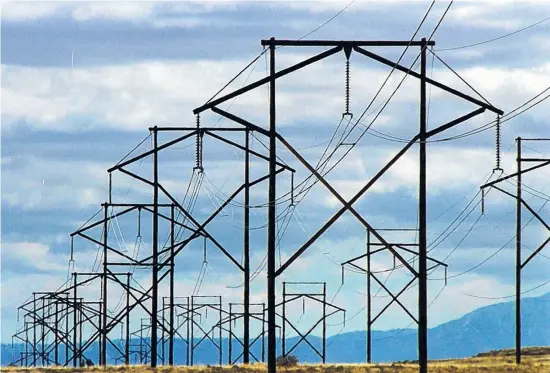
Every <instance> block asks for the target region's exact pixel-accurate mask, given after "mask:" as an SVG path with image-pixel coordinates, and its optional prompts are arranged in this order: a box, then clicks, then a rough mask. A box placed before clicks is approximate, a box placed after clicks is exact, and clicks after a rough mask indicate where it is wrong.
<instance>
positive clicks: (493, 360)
mask: <svg viewBox="0 0 550 373" xmlns="http://www.w3.org/2000/svg"><path fill="white" fill-rule="evenodd" d="M506 353H507V352H502V354H506ZM2 371H4V372H6V373H37V372H45V373H69V372H70V373H95V372H97V373H100V372H106V373H116V372H120V373H153V372H154V373H265V371H266V369H265V365H263V364H254V365H250V366H247V367H245V366H222V367H218V366H200V367H183V366H178V367H173V368H170V367H160V368H157V369H151V368H149V367H146V366H137V365H134V366H129V367H124V366H109V367H107V368H99V367H92V368H75V369H73V368H15V367H4V368H2ZM278 371H280V372H287V373H324V372H326V373H416V372H418V367H417V365H415V364H401V363H393V364H373V365H365V364H334V365H333V364H327V365H324V366H322V365H318V364H311V365H310V364H301V365H299V366H297V367H291V368H279V369H278ZM429 372H430V373H508V372H510V373H550V355H544V356H541V355H536V356H526V357H525V358H524V359H523V363H522V364H521V365H520V366H516V364H515V363H514V360H513V358H512V357H509V356H489V357H474V358H469V359H460V360H445V361H432V362H430V365H429Z"/></svg>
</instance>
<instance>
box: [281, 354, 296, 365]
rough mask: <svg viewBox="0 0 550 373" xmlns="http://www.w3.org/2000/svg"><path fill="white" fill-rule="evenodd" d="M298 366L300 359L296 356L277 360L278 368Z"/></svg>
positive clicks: (282, 357)
mask: <svg viewBox="0 0 550 373" xmlns="http://www.w3.org/2000/svg"><path fill="white" fill-rule="evenodd" d="M297 365H298V358H297V357H296V356H294V355H287V356H279V357H278V358H277V366H278V367H286V368H288V367H295V366H297Z"/></svg>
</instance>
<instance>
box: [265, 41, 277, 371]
mask: <svg viewBox="0 0 550 373" xmlns="http://www.w3.org/2000/svg"><path fill="white" fill-rule="evenodd" d="M270 41H271V43H270V45H269V78H270V80H269V187H268V213H267V373H275V372H276V371H277V367H276V362H277V340H276V336H275V323H276V321H275V280H276V278H275V250H276V247H275V246H276V242H275V235H276V223H277V221H276V219H277V216H276V205H275V200H276V196H277V194H276V183H277V176H276V173H275V164H276V163H275V162H276V161H277V158H276V157H277V148H276V145H277V138H276V135H277V132H276V122H275V79H276V78H275V38H274V37H272V38H271V40H270Z"/></svg>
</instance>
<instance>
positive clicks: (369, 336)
mask: <svg viewBox="0 0 550 373" xmlns="http://www.w3.org/2000/svg"><path fill="white" fill-rule="evenodd" d="M370 261H371V260H370V230H369V229H367V364H370V363H372V330H371V328H372V307H371V304H372V303H371V302H372V300H371V294H370V276H371V275H370V273H371V272H370Z"/></svg>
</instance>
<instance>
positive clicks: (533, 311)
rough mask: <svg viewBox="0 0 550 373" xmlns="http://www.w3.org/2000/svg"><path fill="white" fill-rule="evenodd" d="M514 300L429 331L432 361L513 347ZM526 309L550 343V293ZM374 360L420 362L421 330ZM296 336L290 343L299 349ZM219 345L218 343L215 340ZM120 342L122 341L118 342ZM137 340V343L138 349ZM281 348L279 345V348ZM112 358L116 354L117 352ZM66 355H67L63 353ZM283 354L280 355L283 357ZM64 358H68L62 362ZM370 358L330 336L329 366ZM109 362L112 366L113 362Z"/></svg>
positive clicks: (380, 348)
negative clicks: (417, 360)
mask: <svg viewBox="0 0 550 373" xmlns="http://www.w3.org/2000/svg"><path fill="white" fill-rule="evenodd" d="M514 310H515V304H514V302H506V303H499V304H495V305H491V306H486V307H482V308H478V309H476V310H475V311H473V312H471V313H469V314H466V315H464V316H462V317H461V318H459V319H457V320H453V321H450V322H447V323H445V324H442V325H439V326H437V327H435V328H432V329H430V330H429V332H428V343H429V349H428V351H429V358H430V359H446V358H461V357H468V356H473V355H475V354H478V353H481V352H485V351H489V350H500V349H505V348H512V347H514V333H515V332H514V330H515V324H514ZM522 311H523V329H522V336H523V345H524V346H548V345H550V317H549V316H550V293H549V294H546V295H544V296H541V297H537V298H525V299H523V301H522ZM372 338H373V360H374V361H377V362H388V361H402V360H416V358H417V347H416V343H417V332H416V329H397V330H390V331H384V332H382V331H374V332H373V337H372ZM295 341H297V339H296V338H292V339H290V340H289V341H288V342H287V346H289V347H291V346H293V345H294V343H295ZM216 342H218V341H217V340H216ZM310 342H311V343H312V345H313V346H315V347H316V348H318V349H319V350H320V348H321V339H320V338H318V337H312V338H311V339H310ZM115 343H118V341H115ZM138 343H139V342H138V341H132V344H134V345H138ZM237 344H238V343H237V342H234V343H233V353H234V354H235V355H234V357H236V356H237V355H236V354H239V353H240V352H241V350H240V348H239V346H237ZM222 345H223V355H222V358H223V360H222V362H223V363H224V364H227V353H228V352H227V351H228V349H227V347H228V341H227V339H223V340H222ZM279 347H280V346H279ZM22 348H23V346H22V345H15V346H14V348H12V347H11V345H10V344H2V365H8V364H9V363H10V362H11V361H12V359H13V356H17V355H19V351H22ZM108 352H109V355H111V356H115V355H116V353H115V350H114V348H111V349H109V351H108ZM252 353H253V354H254V355H255V356H256V357H258V358H260V359H261V349H260V345H259V344H258V345H254V346H253V348H252ZM293 354H294V355H296V356H298V358H299V360H300V361H301V362H319V361H320V359H319V358H318V357H317V356H316V355H315V353H314V352H313V351H312V350H311V348H310V347H309V346H307V345H306V344H302V345H300V346H299V347H298V348H297V349H296V350H295V351H294V352H293ZM61 355H63V354H62V353H61ZM278 355H279V353H278ZM87 356H89V357H90V358H91V359H92V360H94V361H95V360H97V344H95V345H93V346H92V347H91V348H90V350H89V351H88V353H87ZM62 359H63V358H62ZM365 360H366V333H365V332H364V331H356V332H349V333H342V334H340V335H337V336H333V337H330V338H327V362H343V363H360V362H364V361H365ZM185 361H186V357H185V343H184V342H183V340H180V339H177V340H176V343H175V362H176V364H185ZM194 361H195V364H211V365H213V364H217V363H218V351H217V350H216V349H215V348H214V347H213V346H212V345H209V344H206V343H205V344H203V345H201V346H200V347H199V348H198V349H197V350H196V352H195V356H194ZM109 363H111V364H113V363H114V360H112V359H111V360H110V361H109Z"/></svg>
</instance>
